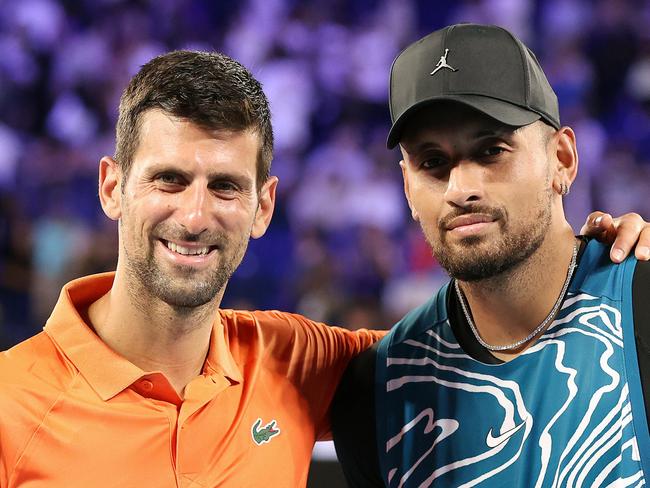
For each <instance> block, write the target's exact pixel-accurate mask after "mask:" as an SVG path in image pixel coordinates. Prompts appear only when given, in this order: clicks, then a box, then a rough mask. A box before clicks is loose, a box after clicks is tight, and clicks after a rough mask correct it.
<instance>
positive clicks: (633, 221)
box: [609, 213, 645, 263]
mask: <svg viewBox="0 0 650 488" xmlns="http://www.w3.org/2000/svg"><path fill="white" fill-rule="evenodd" d="M644 226H645V222H644V221H643V219H642V218H641V216H640V215H639V214H633V213H629V214H625V215H622V216H620V217H617V218H615V219H614V227H615V228H616V239H615V240H614V244H613V245H612V249H611V250H610V252H609V255H610V257H611V259H612V261H614V262H615V263H620V262H621V261H623V259H625V258H626V257H627V255H628V254H629V253H630V250H631V249H632V247H634V245H635V244H636V243H637V240H638V239H639V235H640V234H641V231H642V230H643V228H644Z"/></svg>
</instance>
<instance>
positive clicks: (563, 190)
mask: <svg viewBox="0 0 650 488" xmlns="http://www.w3.org/2000/svg"><path fill="white" fill-rule="evenodd" d="M570 191H571V188H569V185H567V184H566V183H560V195H562V196H565V195H568V194H569V192H570Z"/></svg>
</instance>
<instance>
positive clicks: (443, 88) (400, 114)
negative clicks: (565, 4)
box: [386, 24, 560, 149]
mask: <svg viewBox="0 0 650 488" xmlns="http://www.w3.org/2000/svg"><path fill="white" fill-rule="evenodd" d="M389 90H390V91H389V99H390V102H389V103H390V116H391V121H392V123H393V125H392V127H391V129H390V132H389V134H388V140H387V141H386V145H387V146H388V148H389V149H392V148H394V147H395V146H396V145H397V144H398V143H399V141H400V138H401V135H402V129H403V127H404V125H405V123H406V121H407V119H408V118H409V117H410V116H411V115H413V113H414V112H416V111H417V109H419V108H421V107H423V106H426V105H429V104H433V103H435V102H437V101H442V100H451V101H455V102H459V103H463V104H465V105H468V106H470V107H472V108H474V109H476V110H478V111H480V112H483V113H484V114H486V115H488V116H490V117H492V118H494V119H496V120H498V121H500V122H502V123H504V124H506V125H512V126H515V127H521V126H523V125H528V124H530V123H532V122H535V121H536V120H539V119H542V120H544V121H545V122H546V123H548V124H549V125H551V126H553V127H555V128H556V129H559V128H560V111H559V108H558V103H557V96H556V95H555V92H554V91H553V89H552V88H551V85H550V84H549V82H548V80H547V79H546V76H545V75H544V71H542V68H541V66H540V65H539V62H538V61H537V58H536V57H535V55H534V54H533V52H532V51H531V50H530V49H528V48H527V47H526V46H525V45H524V43H523V42H521V41H520V40H519V39H517V38H516V37H515V36H514V35H513V34H511V33H510V32H508V31H507V30H505V29H503V28H501V27H497V26H494V25H478V24H457V25H451V26H448V27H445V28H444V29H441V30H438V31H435V32H433V33H431V34H429V35H428V36H426V37H423V38H422V39H420V40H419V41H416V42H414V43H413V44H411V45H410V46H408V47H407V48H406V49H404V51H402V52H401V53H400V54H399V55H398V56H397V58H395V61H393V66H392V67H391V69H390V88H389Z"/></svg>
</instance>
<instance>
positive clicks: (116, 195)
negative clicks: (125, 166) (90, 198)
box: [99, 156, 122, 220]
mask: <svg viewBox="0 0 650 488" xmlns="http://www.w3.org/2000/svg"><path fill="white" fill-rule="evenodd" d="M121 182H122V171H121V170H120V167H119V165H118V164H117V162H116V161H115V160H114V159H113V158H111V157H109V156H104V157H103V158H102V159H101V160H100V161H99V201H100V203H101V204H102V209H103V210H104V213H105V214H106V216H107V217H108V218H109V219H112V220H118V219H119V218H120V217H121V216H122V188H121Z"/></svg>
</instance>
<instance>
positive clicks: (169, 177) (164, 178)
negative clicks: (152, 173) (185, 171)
mask: <svg viewBox="0 0 650 488" xmlns="http://www.w3.org/2000/svg"><path fill="white" fill-rule="evenodd" d="M156 178H157V180H158V181H160V182H161V183H164V184H165V185H177V184H180V183H181V179H180V177H179V176H178V175H175V174H173V173H161V174H159V175H158V176H157V177H156Z"/></svg>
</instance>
